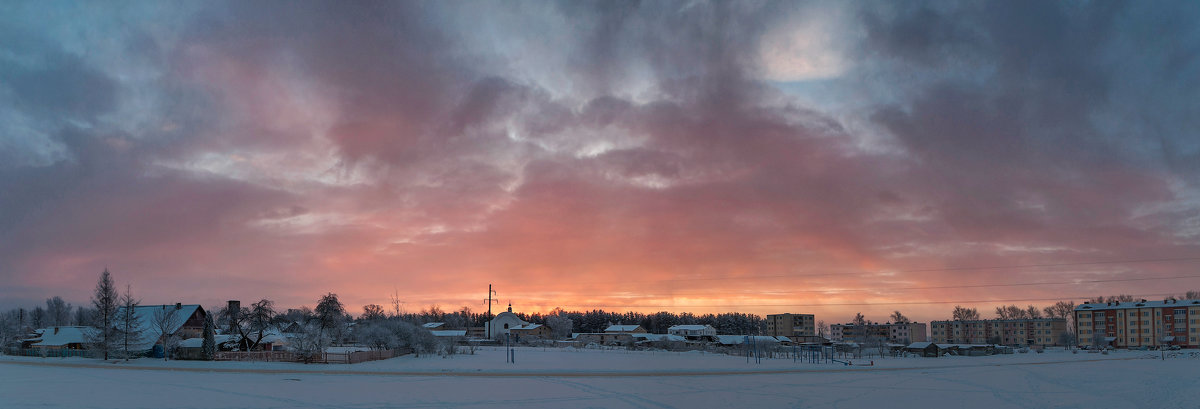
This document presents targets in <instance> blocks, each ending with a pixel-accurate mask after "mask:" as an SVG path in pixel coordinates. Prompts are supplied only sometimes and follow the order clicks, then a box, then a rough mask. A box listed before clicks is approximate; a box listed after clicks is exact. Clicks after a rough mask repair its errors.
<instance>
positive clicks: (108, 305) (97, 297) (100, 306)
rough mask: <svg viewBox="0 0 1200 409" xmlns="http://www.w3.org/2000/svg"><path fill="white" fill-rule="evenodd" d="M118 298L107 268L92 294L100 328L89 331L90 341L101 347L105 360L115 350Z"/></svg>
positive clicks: (95, 319)
mask: <svg viewBox="0 0 1200 409" xmlns="http://www.w3.org/2000/svg"><path fill="white" fill-rule="evenodd" d="M118 298H119V297H118V295H117V289H116V284H114V283H113V280H112V275H111V274H109V272H108V269H107V268H105V269H104V272H102V273H100V280H99V281H98V282H97V283H96V289H95V291H94V292H93V294H92V305H93V306H94V307H95V308H96V309H95V312H94V313H95V315H94V317H93V322H94V323H95V324H94V325H99V328H97V329H96V330H95V331H89V332H88V337H87V338H88V343H89V344H91V346H92V348H95V349H99V350H100V351H101V352H102V353H103V356H104V359H105V360H108V355H109V353H111V352H113V350H114V346H115V341H116V331H115V329H114V328H113V323H114V322H116V314H117V303H118V301H119V300H118Z"/></svg>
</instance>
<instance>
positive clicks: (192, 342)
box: [179, 335, 234, 348]
mask: <svg viewBox="0 0 1200 409" xmlns="http://www.w3.org/2000/svg"><path fill="white" fill-rule="evenodd" d="M213 340H214V341H216V344H217V345H220V344H224V343H226V342H229V341H233V340H234V338H233V335H213ZM203 345H204V338H188V339H185V340H183V341H179V347H180V348H200V347H202V346H203Z"/></svg>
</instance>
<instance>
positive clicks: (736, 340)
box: [717, 335, 779, 345]
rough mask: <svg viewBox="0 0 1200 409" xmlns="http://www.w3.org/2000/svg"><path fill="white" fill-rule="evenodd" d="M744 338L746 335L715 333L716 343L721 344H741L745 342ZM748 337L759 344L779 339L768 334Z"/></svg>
mask: <svg viewBox="0 0 1200 409" xmlns="http://www.w3.org/2000/svg"><path fill="white" fill-rule="evenodd" d="M746 338H747V336H746V335H717V343H719V344H721V345H741V344H743V343H745V342H746ZM749 338H750V341H751V342H755V343H760V344H761V343H769V344H775V343H779V340H778V339H775V337H769V336H765V335H752V336H750V337H749Z"/></svg>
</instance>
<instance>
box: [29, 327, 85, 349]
mask: <svg viewBox="0 0 1200 409" xmlns="http://www.w3.org/2000/svg"><path fill="white" fill-rule="evenodd" d="M90 329H91V327H74V326H72V327H65V326H60V327H49V328H42V329H39V330H36V331H34V332H35V333H37V336H36V337H33V338H30V339H27V340H26V341H33V342H34V344H33V346H35V347H61V346H65V345H67V344H82V343H85V342H87V331H88V330H90Z"/></svg>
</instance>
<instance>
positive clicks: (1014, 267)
mask: <svg viewBox="0 0 1200 409" xmlns="http://www.w3.org/2000/svg"><path fill="white" fill-rule="evenodd" d="M1175 261H1200V257H1177V258H1157V259H1128V260H1102V261H1086V262H1078V263H1052V264H1013V265H1003V266H966V267H946V268H919V269H907V270H893V271H843V272H837V273H801V274H770V275H757V276H725V277H685V278H667V279H654V280H630V281H625V282H627V283H652V282H672V281H710V280H749V279H758V278H805V277H829V276H853V275H863V276H866V275H879V274H895V273H931V272H948V271H979V270H1007V269H1012V270H1020V269H1026V268H1049V267H1073V266H1089V265H1105V264H1138V263H1163V262H1175Z"/></svg>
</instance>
